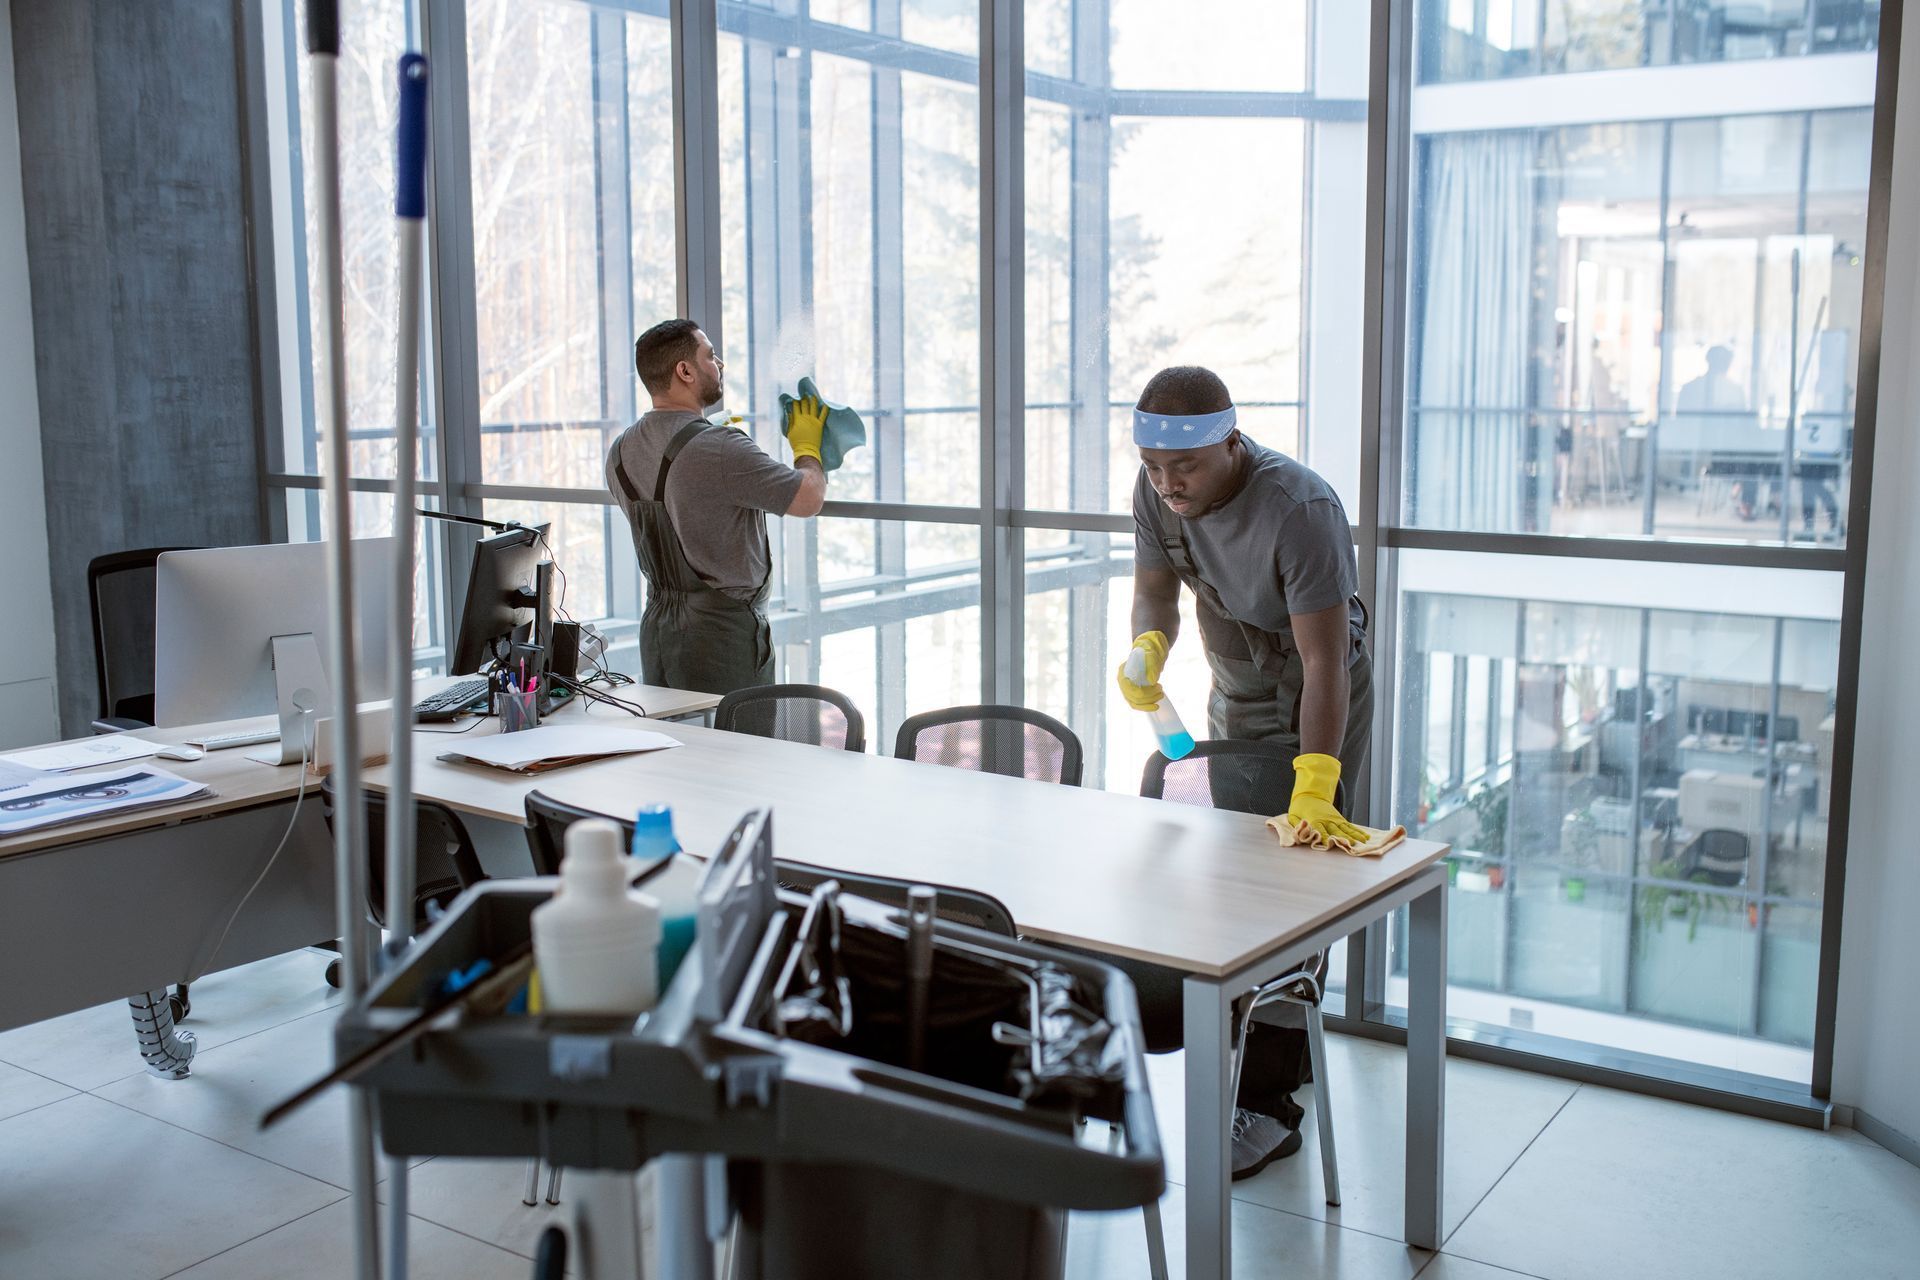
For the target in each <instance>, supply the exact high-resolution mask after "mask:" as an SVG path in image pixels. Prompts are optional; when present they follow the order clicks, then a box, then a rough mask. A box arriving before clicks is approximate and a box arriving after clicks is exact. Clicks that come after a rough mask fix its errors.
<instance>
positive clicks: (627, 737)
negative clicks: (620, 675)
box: [440, 724, 680, 773]
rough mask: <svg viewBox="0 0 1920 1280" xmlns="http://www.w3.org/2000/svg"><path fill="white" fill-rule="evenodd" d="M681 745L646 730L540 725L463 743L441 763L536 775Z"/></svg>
mask: <svg viewBox="0 0 1920 1280" xmlns="http://www.w3.org/2000/svg"><path fill="white" fill-rule="evenodd" d="M679 745H680V740H679V739H678V738H669V737H668V736H667V735H666V734H664V733H654V732H652V731H651V730H648V729H625V728H620V727H617V726H615V725H594V724H543V725H541V726H540V727H539V728H537V729H522V730H521V731H520V732H518V733H497V734H494V735H493V736H492V737H488V738H479V739H476V740H475V741H473V742H471V743H464V744H462V745H461V747H460V749H459V750H458V751H449V752H447V753H446V754H445V755H443V756H441V757H440V758H441V759H442V760H451V761H453V762H455V763H471V764H485V765H491V766H493V767H494V768H496V769H510V770H512V771H513V772H515V773H540V772H542V771H544V770H547V769H558V768H560V767H561V766H563V765H569V764H579V763H581V762H583V761H587V760H598V759H602V758H604V757H607V756H626V755H633V754H635V753H636V752H641V751H665V750H668V749H669V748H672V747H677V746H679Z"/></svg>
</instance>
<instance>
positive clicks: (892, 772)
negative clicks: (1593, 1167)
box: [0, 691, 1446, 1277]
mask: <svg viewBox="0 0 1920 1280" xmlns="http://www.w3.org/2000/svg"><path fill="white" fill-rule="evenodd" d="M654 692H655V693H656V694H659V693H665V692H666V691H654ZM685 696H687V697H690V698H695V699H698V698H701V697H704V696H705V695H685ZM708 701H709V704H710V703H711V702H712V701H714V700H712V699H709V700H708ZM656 702H657V703H658V706H656ZM647 705H648V709H649V710H657V709H658V708H660V707H665V706H667V705H670V704H669V702H668V700H666V699H656V700H654V701H649V702H648V703H647ZM689 709H690V710H693V711H698V710H699V709H700V708H699V707H697V706H696V707H692V708H689ZM563 714H566V715H568V716H573V715H587V714H588V713H587V712H586V711H584V710H576V709H571V708H570V709H569V710H568V711H567V712H565V713H563ZM591 714H592V718H593V719H595V720H596V721H597V720H599V719H600V718H601V717H602V716H603V715H604V716H606V717H607V722H609V723H614V722H619V721H625V718H624V717H619V718H618V720H617V721H616V718H615V717H614V716H612V715H610V714H608V713H607V712H606V711H604V710H599V711H594V712H592V713H591ZM629 723H630V722H629ZM649 727H650V728H656V729H659V730H660V731H662V732H664V733H667V734H669V735H670V736H672V737H674V738H676V739H678V740H679V741H680V742H681V743H682V744H683V745H682V746H680V747H678V748H675V749H672V750H667V751H659V752H652V753H648V754H645V755H638V756H625V757H618V758H614V759H610V760H605V761H600V762H597V763H593V764H587V765H580V766H575V767H571V768H567V769H562V770H556V771H553V772H549V773H543V774H539V775H532V776H524V775H517V774H510V773H503V772H501V771H498V770H493V769H489V768H486V767H484V766H479V765H467V764H452V763H447V762H443V761H441V760H439V759H437V758H436V757H437V756H438V755H439V754H440V753H441V752H442V751H444V750H446V747H445V746H444V745H441V744H439V743H436V742H435V741H434V736H435V735H443V734H445V733H446V730H445V729H444V728H439V727H427V728H423V729H422V730H421V731H420V732H419V737H418V738H417V739H416V745H415V753H416V759H415V792H416V794H417V795H418V796H419V797H420V798H421V799H424V800H434V801H438V802H439V803H442V804H446V805H450V806H452V807H453V808H455V809H458V810H461V811H463V812H465V813H467V814H469V815H473V816H476V817H481V818H485V819H490V820H494V821H499V822H503V823H507V824H510V825H514V826H518V825H520V824H521V822H522V821H523V814H524V808H523V806H524V803H525V797H526V793H527V792H528V791H531V790H533V789H535V788H536V787H537V788H539V789H540V790H542V791H545V792H547V793H549V794H551V795H553V796H555V797H556V798H558V799H560V800H564V801H567V802H570V803H573V804H576V805H580V806H582V807H585V808H589V809H597V810H599V811H602V812H606V813H610V814H627V813H630V812H631V810H632V809H633V808H634V807H635V806H638V805H641V804H647V803H665V804H670V805H672V806H673V810H674V819H675V824H676V827H677V829H678V833H679V835H680V838H681V840H682V842H683V843H685V844H686V846H687V847H688V848H689V849H691V850H694V851H695V852H704V851H706V850H710V849H717V848H719V847H720V844H721V841H722V840H723V839H724V837H725V836H726V834H727V832H728V831H730V830H731V829H732V826H733V824H734V823H735V822H736V821H737V820H738V818H739V817H740V815H741V813H742V812H744V811H745V810H746V809H748V808H751V807H755V806H759V805H769V806H771V807H772V809H773V823H774V838H775V841H776V847H777V849H778V850H779V851H780V853H781V854H782V855H783V856H787V857H792V858H796V859H800V860H804V861H808V862H814V863H820V864H824V865H826V866H830V867H843V868H846V869H848V870H852V871H865V872H871V873H875V874H880V875H888V876H897V877H901V878H906V879H922V880H928V881H934V882H940V883H948V884H955V885H964V886H967V887H969V888H975V889H980V890H983V891H985V892H988V893H991V894H993V895H995V896H996V897H998V898H1000V899H1001V900H1002V901H1004V902H1005V903H1006V904H1007V905H1008V907H1009V908H1010V909H1011V910H1012V911H1013V914H1014V918H1015V919H1016V920H1017V921H1018V923H1019V925H1020V928H1021V931H1022V933H1024V934H1025V935H1027V936H1028V937H1031V938H1034V939H1037V940H1041V941H1058V942H1068V943H1073V944H1075V945H1078V946H1081V947H1085V948H1087V949H1090V950H1094V951H1099V952H1104V953H1106V954H1110V955H1120V956H1129V957H1132V958H1135V959H1141V960H1147V961H1152V962H1154V963H1157V964H1161V965H1166V966H1168V967H1171V968H1175V969H1178V970H1180V971H1181V972H1183V973H1185V974H1186V975H1187V977H1186V990H1185V998H1186V1015H1185V1016H1186V1042H1187V1046H1188V1048H1187V1071H1186V1099H1185V1108H1186V1132H1187V1137H1186V1141H1187V1179H1188V1181H1187V1188H1186V1191H1187V1196H1186V1200H1187V1246H1186V1247H1187V1274H1188V1275H1189V1276H1191V1277H1202V1276H1206V1277H1224V1276H1226V1275H1228V1274H1229V1273H1230V1270H1231V1238H1230V1235H1229V1210H1230V1206H1231V1200H1230V1198H1229V1185H1230V1183H1229V1178H1230V1174H1229V1158H1230V1148H1229V1142H1228V1134H1229V1122H1230V1117H1231V1112H1232V1099H1231V1097H1229V1094H1228V1090H1229V1085H1230V1078H1229V1073H1230V1071H1231V1067H1232V1059H1231V1055H1230V1053H1229V1040H1230V1033H1231V1026H1230V1019H1231V1002H1232V999H1233V997H1234V996H1235V995H1237V994H1240V993H1241V992H1244V991H1246V990H1248V989H1249V988H1251V987H1253V986H1255V985H1257V984H1258V983H1260V982H1261V981H1264V980H1265V979H1267V978H1270V977H1273V976H1276V975H1278V974H1280V973H1283V972H1285V971H1286V970H1287V969H1288V968H1289V967H1291V966H1292V965H1294V964H1295V963H1297V962H1298V961H1299V960H1301V959H1304V958H1305V957H1306V956H1308V955H1311V954H1312V953H1313V952H1315V951H1318V950H1321V949H1322V948H1324V947H1327V946H1330V945H1331V944H1332V943H1333V942H1335V941H1337V940H1338V939H1340V938H1342V937H1344V936H1347V935H1348V934H1350V933H1353V932H1355V931H1356V930H1358V929H1361V928H1364V927H1365V926H1366V925H1367V924H1369V923H1371V922H1373V921H1376V920H1380V919H1383V918H1384V917H1386V916H1387V915H1388V914H1389V913H1390V912H1392V911H1394V910H1395V909H1397V908H1398V907H1400V906H1403V905H1405V906H1408V907H1410V911H1409V938H1408V942H1409V953H1410V959H1409V977H1410V987H1409V994H1408V1038H1407V1112H1406V1114H1407V1160H1406V1227H1405V1235H1406V1239H1407V1240H1408V1242H1409V1243H1412V1244H1415V1245H1419V1246H1422V1247H1424V1248H1437V1247H1438V1246H1439V1244H1440V1239H1441V1150H1442V1117H1443V1115H1444V1110H1445V1107H1444V1093H1445V1084H1444V1076H1443V1066H1444V1055H1445V1043H1446V1042H1445V1034H1444V1024H1443V1004H1444V994H1445V977H1446V913H1445V893H1446V877H1445V869H1444V866H1443V865H1442V864H1441V862H1440V859H1441V857H1442V855H1443V854H1444V853H1445V852H1446V848H1445V846H1443V845H1438V844H1434V843H1431V842H1426V841H1409V842H1407V843H1405V844H1403V845H1401V846H1399V847H1398V848H1395V849H1393V850H1390V851H1389V852H1388V853H1387V854H1386V855H1385V856H1384V857H1382V858H1371V859H1360V858H1347V857H1343V856H1340V855H1338V854H1331V853H1314V852H1305V851H1300V850H1286V849H1281V848H1280V847H1278V845H1277V844H1276V843H1275V841H1274V838H1273V836H1272V834H1271V833H1270V832H1269V831H1268V830H1267V829H1266V826H1265V824H1264V823H1263V822H1262V820H1261V819H1260V818H1258V817H1255V816H1252V815H1247V814H1236V813H1225V812H1220V811H1217V810H1212V809H1201V808H1194V807H1190V806H1186V805H1179V804H1172V803H1168V802H1165V801H1156V800H1145V799H1141V798H1140V797H1137V796H1130V795H1118V794H1112V793H1107V792H1100V791H1092V790H1087V789H1083V788H1077V787H1061V786H1055V785H1051V784H1047V783H1039V782H1028V781H1025V780H1022V779H1017V778H1004V777H999V776H996V775H992V774H983V773H975V772H972V771H969V770H964V769H954V768H947V767H945V766H941V765H935V764H921V763H913V762H908V761H901V760H893V759H890V758H887V757H881V756H868V755H858V754H854V753H851V752H845V751H830V750H825V749H822V748H819V747H811V746H805V745H802V744H797V743H789V742H781V741H777V740H773V739H766V738H756V737H750V736H747V735H742V734H732V733H722V732H719V731H717V730H712V729H705V728H701V727H698V726H694V725H688V724H662V723H659V722H657V721H655V722H649ZM491 731H492V726H491V725H490V724H489V725H487V726H485V727H481V728H476V729H474V730H473V732H474V733H476V734H479V733H487V732H491ZM183 733H184V731H180V730H175V731H161V732H160V733H159V734H158V735H157V736H159V737H161V738H165V739H167V740H178V737H179V736H180V735H182V734H183ZM238 754H240V753H236V752H227V753H217V754H213V755H209V756H208V757H206V758H205V759H203V760H200V761H195V762H192V763H190V764H172V763H167V762H162V764H163V767H166V768H169V769H173V770H176V771H177V772H180V773H182V774H186V775H189V776H201V777H206V778H207V780H208V781H209V782H212V783H214V785H215V789H216V791H218V792H220V794H218V795H216V796H213V797H210V798H208V799H206V800H204V801H198V802H192V803H189V804H187V805H180V806H174V807H172V808H170V809H163V810H154V811H149V812H146V813H140V814H132V815H127V816H126V817H125V818H123V819H120V820H118V821H113V820H108V821H106V822H104V823H102V824H85V825H83V826H78V827H72V828H66V829H63V830H56V831H52V832H44V833H39V834H37V835H36V836H30V837H15V838H14V839H12V840H7V841H0V937H7V938H8V939H9V947H8V954H9V958H10V960H15V958H16V957H17V960H16V963H17V964H18V965H19V968H18V969H16V971H15V972H14V973H13V974H12V975H11V977H12V982H11V986H10V988H0V989H6V990H8V991H9V995H8V997H7V998H8V1000H9V1004H8V1006H7V1007H5V1008H0V1028H4V1027H7V1026H14V1025H18V1024H20V1023H22V1022H29V1021H34V1020H37V1019H38V1018H43V1017H49V1016H52V1015H53V1014H56V1013H62V1012H66V1011H68V1010H70V1009H73V1008H80V1007H84V1006H85V1005H87V1004H91V1003H97V1002H99V1001H103V1000H110V999H114V998H116V997H120V996H124V995H127V994H128V993H130V992H133V991H135V990H140V989H146V988H151V987H156V986H161V985H164V984H165V983H168V982H175V981H179V980H180V979H181V978H182V977H183V976H186V974H187V973H188V972H189V971H190V969H189V965H191V964H192V963H194V962H195V960H194V958H195V954H196V953H195V946H196V945H204V944H205V943H206V942H208V941H210V938H207V937H206V936H205V935H207V934H209V933H211V932H217V928H218V925H219V924H220V923H221V922H222V921H223V920H224V918H225V916H226V914H227V913H229V912H230V911H231V910H232V909H233V906H234V904H235V903H237V902H238V900H239V895H240V894H241V893H242V892H244V890H245V886H246V884H247V882H248V881H250V879H251V877H252V876H254V875H257V874H258V872H259V868H260V865H261V859H262V858H263V857H264V855H265V853H266V852H267V851H269V850H270V849H271V848H272V847H273V844H274V843H275V842H276V841H277V840H278V838H279V834H280V831H281V830H283V829H284V828H285V826H286V821H287V814H288V812H289V810H290V807H291V805H292V803H293V801H292V797H293V796H294V794H295V792H296V791H297V789H298V787H299V784H300V777H299V772H300V771H299V769H298V767H297V766H284V767H279V768H272V767H269V766H265V765H259V764H254V763H253V762H251V761H246V760H236V759H232V757H233V756H236V755H238ZM216 775H217V776H216ZM387 776H388V775H387V771H386V769H385V767H384V766H382V767H376V768H373V769H371V770H369V771H368V773H367V778H366V780H367V784H368V785H369V786H370V787H374V788H381V787H383V786H384V784H385V782H386V780H387ZM313 800H314V798H313V797H312V796H311V795H309V796H308V797H307V798H306V801H305V809H304V811H303V814H302V816H301V818H300V821H299V823H298V824H297V828H296V841H297V843H292V844H290V847H289V848H288V849H287V850H286V851H285V852H284V853H283V854H282V855H281V862H280V863H279V864H276V867H275V869H274V872H273V874H272V875H270V876H269V877H268V878H267V880H266V881H265V882H264V883H262V884H261V886H260V889H259V891H258V892H257V893H256V895H255V897H254V899H253V900H252V901H250V902H249V903H248V906H247V909H246V911H245V912H244V913H243V914H242V917H241V919H240V920H239V921H238V922H237V923H236V924H235V926H234V931H233V936H232V937H231V938H230V939H229V941H228V942H227V944H226V946H225V948H223V949H222V951H221V953H220V956H219V957H218V963H217V964H216V965H215V966H214V967H217V968H224V967H227V966H228V965H232V964H238V963H242V962H243V961H245V960H249V959H255V958H258V957H260V956H265V955H272V954H276V953H277V952H279V951H287V950H292V949H294V948H297V947H300V946H304V945H307V944H310V943H312V942H315V941H317V940H319V939H320V938H323V937H330V936H332V934H333V933H334V931H335V922H334V920H333V918H332V910H331V904H332V860H331V853H330V846H329V843H328V841H327V840H326V839H325V835H324V828H323V827H322V826H321V824H320V816H319V806H318V805H317V804H315V803H314V802H313ZM155 905H158V906H159V907H160V908H161V911H160V913H158V914H156V913H155V912H154V911H153V910H152V908H153V907H154V906H155ZM16 931H19V932H16ZM14 939H24V940H25V941H26V945H25V946H23V947H15V946H13V945H11V943H12V941H13V940H14ZM82 979H84V980H82ZM183 1087H190V1086H183Z"/></svg>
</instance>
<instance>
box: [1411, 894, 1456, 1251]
mask: <svg viewBox="0 0 1920 1280" xmlns="http://www.w3.org/2000/svg"><path fill="white" fill-rule="evenodd" d="M1407 942H1408V957H1407V961H1408V963H1407V1222H1406V1233H1407V1243H1408V1244H1412V1245H1418V1246H1419V1247H1420V1248H1422V1249H1438V1248H1439V1247H1440V1243H1441V1240H1442V1238H1443V1236H1444V1230H1445V1229H1444V1226H1443V1223H1442V1218H1441V1181H1442V1171H1441V1160H1442V1153H1443V1152H1444V1150H1445V1146H1446V1144H1445V1141H1444V1137H1443V1135H1444V1132H1445V1127H1446V1115H1447V882H1446V881H1445V880H1444V879H1441V880H1438V881H1437V882H1436V883H1435V885H1434V887H1433V888H1432V889H1429V890H1428V891H1427V892H1426V893H1423V894H1421V895H1420V896H1419V897H1417V898H1415V899H1414V900H1413V901H1412V902H1410V903H1408V904H1407Z"/></svg>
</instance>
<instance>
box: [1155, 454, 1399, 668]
mask: <svg viewBox="0 0 1920 1280" xmlns="http://www.w3.org/2000/svg"><path fill="white" fill-rule="evenodd" d="M1241 441H1242V442H1243V443H1244V444H1245V446H1246V449H1247V452H1248V454H1249V456H1251V458H1252V459H1253V465H1252V471H1251V473H1250V474H1249V475H1248V476H1247V482H1246V484H1245V486H1243V487H1242V488H1241V490H1240V492H1239V493H1236V494H1234V495H1233V497H1232V498H1230V499H1228V500H1227V502H1226V503H1225V504H1224V505H1222V506H1220V507H1218V508H1216V509H1214V510H1212V511H1209V512H1207V513H1206V514H1205V515H1203V516H1200V517H1198V518H1196V519H1191V520H1185V521H1183V520H1181V518H1180V517H1179V516H1176V515H1174V513H1173V512H1171V511H1169V510H1167V507H1166V504H1165V503H1164V502H1162V501H1161V500H1160V495H1159V494H1157V493H1155V492H1154V490H1153V484H1152V482H1151V481H1149V480H1148V479H1147V469H1146V468H1145V467H1142V468H1140V475H1139V478H1138V479H1137V480H1136V481H1135V483H1134V486H1133V554H1134V565H1135V567H1136V568H1139V569H1166V570H1171V569H1172V568H1173V562H1172V561H1171V560H1169V559H1168V558H1167V554H1166V552H1165V550H1163V549H1162V547H1161V545H1160V529H1161V528H1162V527H1164V528H1166V529H1167V530H1168V532H1169V533H1171V532H1173V531H1174V530H1175V529H1177V528H1178V527H1179V526H1181V525H1182V524H1184V525H1185V532H1186V538H1187V550H1188V553H1189V554H1190V555H1192V556H1193V563H1194V567H1195V568H1196V569H1197V570H1198V571H1199V573H1200V577H1201V579H1202V580H1203V581H1204V582H1206V583H1207V585H1208V586H1210V587H1212V588H1213V589H1214V590H1215V591H1217V592H1218V593H1219V594H1220V603H1221V604H1223V605H1225V606H1226V609H1227V613H1228V614H1229V615H1230V616H1231V617H1233V619H1234V620H1235V621H1238V622H1244V623H1246V624H1247V625H1249V626H1252V627H1257V628H1259V629H1260V630H1262V631H1277V632H1285V633H1291V631H1292V630H1293V626H1292V623H1291V622H1290V620H1289V616H1290V615H1292V614H1296V613H1318V612H1319V611H1320V610H1322V609H1331V608H1333V606H1335V605H1337V604H1339V603H1341V602H1342V601H1352V603H1351V604H1350V605H1349V610H1348V613H1349V618H1350V620H1351V622H1352V625H1353V628H1354V630H1355V631H1356V632H1359V631H1361V630H1363V629H1364V628H1365V625H1366V622H1365V616H1366V615H1365V613H1364V612H1363V611H1362V609H1361V607H1360V604H1359V602H1358V601H1357V600H1353V593H1354V590H1355V588H1356V587H1357V585H1358V582H1359V571H1358V568H1357V567H1356V565H1355V561H1354V550H1353V529H1352V526H1351V525H1350V524H1349V523H1348V521H1347V513H1346V511H1345V509H1343V508H1342V507H1341V505H1340V498H1339V495H1337V494H1335V493H1334V491H1333V486H1331V485H1329V484H1328V483H1327V482H1326V481H1325V480H1322V479H1321V478H1320V477H1319V476H1318V475H1317V474H1316V473H1314V472H1313V471H1311V470H1309V469H1308V468H1307V467H1305V466H1303V465H1302V464H1300V463H1298V462H1295V461H1294V460H1293V459H1292V458H1289V457H1287V456H1286V455H1285V454H1283V453H1279V452H1277V451H1275V450H1273V449H1269V448H1267V447H1266V446H1265V445H1261V444H1256V443H1255V442H1254V441H1252V440H1249V439H1247V438H1246V437H1245V436H1242V437H1241ZM1156 508H1157V510H1156ZM1156 517H1157V522H1156Z"/></svg>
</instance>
